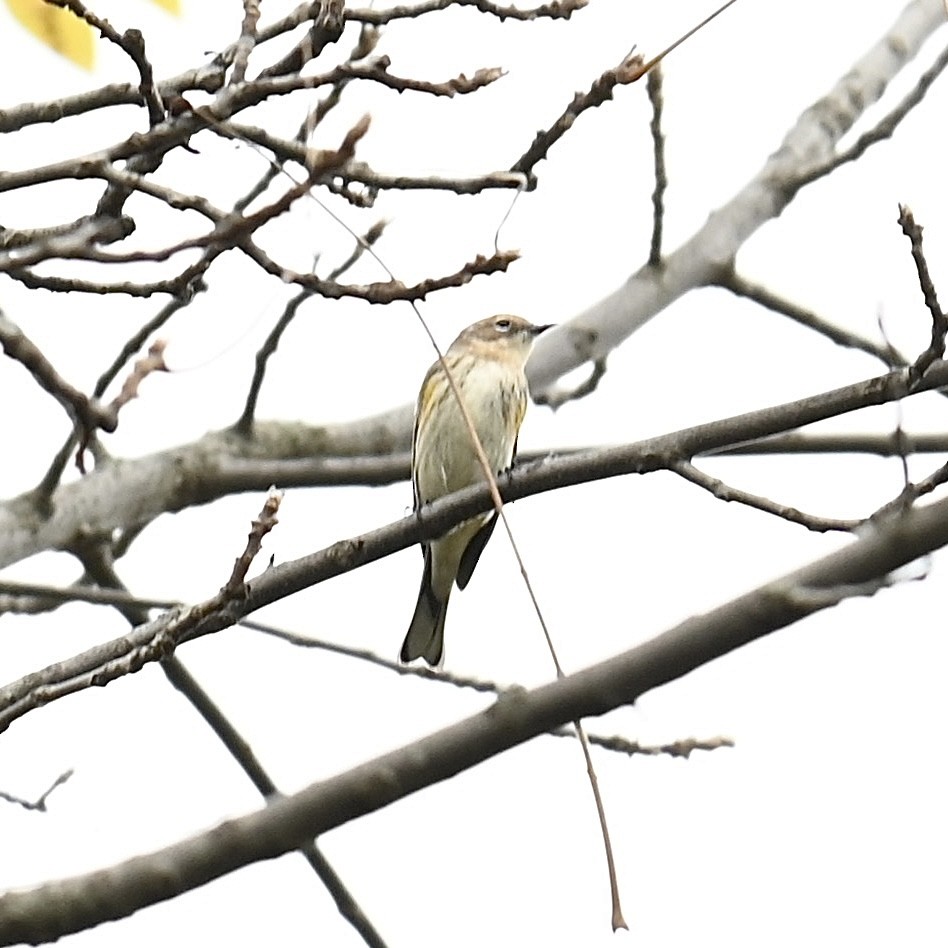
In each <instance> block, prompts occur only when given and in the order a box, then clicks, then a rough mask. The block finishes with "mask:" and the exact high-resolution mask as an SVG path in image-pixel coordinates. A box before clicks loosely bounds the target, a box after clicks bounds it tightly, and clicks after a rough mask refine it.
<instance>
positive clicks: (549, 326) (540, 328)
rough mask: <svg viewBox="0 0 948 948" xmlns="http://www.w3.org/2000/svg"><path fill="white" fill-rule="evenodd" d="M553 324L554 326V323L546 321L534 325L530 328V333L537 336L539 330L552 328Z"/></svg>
mask: <svg viewBox="0 0 948 948" xmlns="http://www.w3.org/2000/svg"><path fill="white" fill-rule="evenodd" d="M553 326H554V323H546V324H545V325H543V326H534V327H533V329H532V330H531V333H532V334H533V335H534V336H539V335H540V333H541V332H546V331H547V330H548V329H552V328H553Z"/></svg>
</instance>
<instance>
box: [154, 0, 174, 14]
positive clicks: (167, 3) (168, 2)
mask: <svg viewBox="0 0 948 948" xmlns="http://www.w3.org/2000/svg"><path fill="white" fill-rule="evenodd" d="M151 2H152V3H157V4H158V6H159V7H162V8H163V9H165V10H167V11H168V12H169V13H170V14H172V16H180V14H181V0H151Z"/></svg>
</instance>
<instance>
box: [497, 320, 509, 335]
mask: <svg viewBox="0 0 948 948" xmlns="http://www.w3.org/2000/svg"><path fill="white" fill-rule="evenodd" d="M494 328H495V329H496V330H497V332H509V331H510V320H509V319H506V318H504V319H498V320H497V321H496V322H495V323H494Z"/></svg>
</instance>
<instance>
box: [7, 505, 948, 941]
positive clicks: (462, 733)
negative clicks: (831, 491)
mask: <svg viewBox="0 0 948 948" xmlns="http://www.w3.org/2000/svg"><path fill="white" fill-rule="evenodd" d="M945 544H948V500H942V501H940V502H938V503H936V504H933V505H931V506H929V507H925V508H914V509H912V510H910V511H908V512H907V513H906V514H905V515H904V516H901V517H898V518H895V519H893V520H890V521H888V522H886V523H884V524H882V525H880V527H879V528H878V529H877V530H874V531H871V532H870V533H867V534H866V535H865V536H863V537H862V538H860V539H858V540H855V541H854V542H853V543H851V544H849V545H848V546H847V547H846V548H844V549H842V550H839V551H837V552H836V553H833V554H831V555H830V556H827V557H824V558H822V559H820V560H817V561H815V562H814V563H812V564H810V565H808V566H806V567H804V568H803V569H801V570H798V571H796V572H794V573H791V574H789V575H787V576H784V577H782V578H780V579H778V580H776V581H774V582H771V583H768V584H766V585H765V586H762V587H759V588H758V589H755V590H753V591H752V592H750V593H747V594H746V595H744V596H741V597H739V598H738V599H735V600H732V601H731V602H728V603H725V604H724V605H722V606H720V607H718V608H716V609H714V610H712V611H710V612H708V613H706V614H704V615H702V616H696V617H694V618H691V619H688V620H686V621H685V622H683V623H681V624H679V625H678V626H676V627H674V628H672V629H670V630H668V631H667V632H665V633H663V634H662V635H659V636H657V637H656V638H654V639H652V640H651V641H649V642H646V643H645V644H643V645H640V646H638V647H637V648H633V649H631V650H629V651H627V652H623V653H621V654H619V655H616V656H613V657H612V658H610V659H608V660H607V661H605V662H602V663H601V664H599V665H595V666H592V667H590V668H587V669H585V670H583V671H581V672H578V673H576V674H573V675H569V676H567V677H565V678H560V679H557V680H556V681H553V682H552V683H550V684H547V685H543V686H541V687H539V688H535V689H532V690H530V691H525V692H521V693H518V694H515V695H506V696H504V697H502V698H500V699H499V700H498V701H497V702H495V703H494V704H493V705H492V706H491V707H490V708H488V709H487V710H485V711H482V712H480V713H478V714H476V715H473V716H472V717H469V718H467V719H465V720H462V721H459V722H458V723H456V724H453V725H451V726H449V727H446V728H444V729H443V730H441V731H437V732H435V733H433V734H431V735H429V736H427V737H425V738H422V739H421V740H419V741H416V742H414V743H413V744H410V745H407V746H405V747H402V748H399V749H397V750H395V751H392V752H391V753H389V754H385V755H383V756H381V757H379V758H377V759H376V760H374V761H370V762H368V763H366V764H362V765H361V766H358V767H356V768H353V769H352V770H350V771H347V772H345V773H342V774H338V775H336V776H335V777H332V778H330V779H328V780H320V781H319V782H318V783H315V784H313V785H311V786H309V787H307V788H305V789H304V790H302V791H300V792H299V793H296V794H294V795H293V796H290V797H285V798H283V799H280V800H275V801H273V802H272V803H271V804H270V805H268V806H267V807H266V808H264V809H262V810H258V811H256V812H253V813H250V814H248V815H246V816H243V817H240V818H237V819H232V820H228V821H227V822H225V823H223V824H221V825H220V826H217V827H215V828H213V829H210V830H207V831H205V832H203V833H200V834H198V835H196V836H194V837H192V838H190V839H186V840H182V841H181V842H178V843H175V844H173V845H171V846H168V847H165V848H164V849H161V850H157V851H156V852H154V853H150V854H147V855H144V856H138V857H134V858H132V859H129V860H126V861H124V862H121V863H118V864H117V865H115V866H113V867H111V868H109V869H104V870H99V871H97V872H93V873H89V874H87V875H84V876H77V877H74V878H72V879H65V880H62V881H58V882H52V883H46V884H43V885H40V886H36V887H34V888H32V889H28V890H25V891H20V892H13V893H8V894H6V895H4V896H2V897H0V944H13V943H15V942H18V941H41V940H43V941H45V940H52V939H55V938H59V937H62V936H63V935H65V934H68V933H70V932H74V931H79V930H82V929H84V928H90V927H92V926H94V925H97V924H100V923H101V922H103V921H107V920H110V919H117V918H122V917H126V916H127V915H130V914H131V913H133V912H134V911H136V910H137V909H140V908H143V907H145V906H147V905H151V904H154V903H156V902H158V901H161V900H163V899H168V898H171V897H173V896H176V895H179V894H180V893H182V892H186V891H190V890H192V889H194V888H196V887H198V886H200V885H204V884H206V883H208V882H210V881H212V880H213V879H216V878H219V877H221V876H222V875H224V874H226V873H229V872H232V871H234V870H235V869H238V868H240V867H242V866H245V865H248V864H250V863H252V862H255V861H258V860H262V859H270V858H273V857H276V856H279V855H281V854H283V853H285V852H289V851H291V850H292V849H295V848H297V847H298V846H299V845H300V844H301V842H303V841H304V840H306V839H309V838H311V837H313V836H315V835H319V834H321V833H324V832H326V831H328V830H330V829H333V828H335V827H338V826H341V825H343V824H345V823H347V822H349V821H350V820H353V819H356V818H358V817H360V816H363V815H365V814H367V813H371V812H373V811H376V810H378V809H380V808H382V807H385V806H388V805H390V804H391V803H393V802H395V801H396V800H399V799H402V798H404V797H405V796H408V795H409V794H411V793H414V792H417V791H418V790H420V789H422V788H424V787H427V786H431V785H433V784H435V783H438V782H440V781H443V780H446V779H448V778H449V777H453V776H455V775H456V774H458V773H461V772H463V771H464V770H467V769H469V768H471V767H473V766H475V765H477V764H478V763H481V762H482V761H484V760H487V759H489V758H491V757H493V756H495V755H497V754H499V753H502V752H503V751H505V750H509V749H511V748H513V747H515V746H517V745H519V744H522V743H523V742H525V741H527V740H530V739H531V738H533V737H537V736H539V735H540V734H543V733H545V732H547V731H549V730H552V729H554V728H556V727H560V726H562V725H563V724H565V723H566V722H567V721H571V720H576V719H578V718H582V717H592V716H597V715H601V714H605V713H606V712H608V711H610V710H613V709H614V708H617V707H620V706H622V705H626V704H629V703H631V702H633V701H635V700H636V699H638V698H639V697H640V696H641V695H643V694H644V693H646V692H647V691H650V690H652V689H654V688H657V687H660V686H661V685H663V684H666V683H668V682H669V681H673V680H675V679H676V678H679V677H681V676H682V675H685V674H687V673H688V672H690V671H693V670H694V669H695V668H698V667H700V666H701V665H703V664H705V663H707V662H709V661H711V660H712V659H715V658H719V657H721V656H723V655H726V654H728V653H729V652H731V651H733V650H735V649H737V648H740V647H742V646H743V645H746V644H748V643H749V642H752V641H754V640H756V639H759V638H762V637H763V636H765V635H767V634H769V633H770V632H773V631H775V630H776V629H779V628H784V627H786V626H788V625H791V624H792V623H795V622H798V621H799V620H801V619H803V618H805V617H806V616H809V615H811V614H813V613H814V612H817V611H819V610H820V609H821V608H825V607H826V605H827V603H828V602H829V601H831V597H830V596H829V595H828V594H829V593H831V592H833V591H843V590H850V591H860V592H861V591H863V590H866V589H873V588H874V584H873V582H872V581H873V580H874V579H877V578H878V577H884V576H887V575H888V574H890V573H892V572H893V571H894V570H896V569H898V568H899V567H901V566H904V565H905V564H907V563H910V562H912V561H913V560H915V559H918V558H919V557H921V556H924V555H926V554H927V553H929V552H931V551H932V550H934V549H938V548H940V547H942V546H944V545H945ZM801 591H804V592H811V593H814V595H806V594H803V595H800V593H801ZM820 593H823V594H825V595H819V594H820Z"/></svg>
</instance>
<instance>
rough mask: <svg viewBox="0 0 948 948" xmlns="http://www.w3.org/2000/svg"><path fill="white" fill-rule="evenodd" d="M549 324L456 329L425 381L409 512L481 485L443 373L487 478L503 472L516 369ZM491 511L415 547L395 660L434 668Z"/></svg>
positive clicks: (515, 419) (520, 389)
mask: <svg viewBox="0 0 948 948" xmlns="http://www.w3.org/2000/svg"><path fill="white" fill-rule="evenodd" d="M550 328H551V327H550V326H549V325H535V324H533V323H531V322H529V321H528V320H526V319H524V318H522V317H520V316H509V315H499V316H490V317H488V318H487V319H482V320H480V321H479V322H476V323H473V324H472V325H470V326H468V327H467V328H466V329H464V330H462V332H461V333H460V335H459V336H458V337H457V339H455V340H454V342H453V343H451V345H450V347H449V348H448V350H447V352H445V354H444V364H442V361H441V359H438V361H436V362H435V363H434V364H433V365H432V366H431V368H430V369H428V373H427V374H426V375H425V379H424V381H423V382H422V384H421V391H420V392H419V394H418V403H417V407H416V411H415V425H414V430H413V433H412V460H411V471H412V488H413V492H414V501H415V503H414V509H415V512H416V513H417V511H419V510H420V509H421V508H422V507H423V506H424V505H425V504H428V503H431V502H432V501H433V500H437V499H438V498H439V497H444V496H445V495H447V494H451V493H453V492H454V491H458V490H462V489H463V488H465V487H470V486H472V485H474V484H480V483H482V482H483V481H484V471H483V468H482V467H481V463H480V460H479V459H478V456H477V451H476V450H475V448H474V444H473V441H472V439H471V434H470V431H469V430H468V427H467V423H466V422H465V420H464V415H463V413H462V411H461V409H460V406H459V405H458V399H457V396H455V394H454V392H453V390H452V388H451V385H450V384H449V382H448V379H447V376H446V374H445V366H447V368H448V369H449V370H450V372H451V376H452V378H453V379H454V383H455V385H456V387H457V390H458V393H459V395H460V397H461V398H462V399H463V401H464V404H465V407H466V408H467V411H468V413H469V415H470V417H471V422H472V424H473V426H474V429H475V431H477V435H478V437H479V438H480V441H481V445H482V446H483V448H484V454H485V455H486V457H487V461H488V463H489V464H490V467H491V470H492V471H493V472H494V473H495V474H500V473H503V472H504V471H506V470H507V469H508V468H509V467H510V466H511V464H512V463H513V459H514V456H515V455H516V451H517V436H518V434H519V432H520V425H521V423H522V422H523V416H524V414H525V412H526V409H527V392H528V389H527V378H526V375H525V373H524V367H525V365H526V362H527V358H528V356H529V355H530V351H531V349H532V348H533V343H534V341H535V340H536V338H537V337H538V336H539V335H540V333H542V332H545V331H546V330H547V329H550ZM496 521H497V517H496V512H494V511H491V512H490V513H487V514H480V515H478V516H477V517H472V518H471V519H470V520H465V521H464V522H463V523H461V524H460V525H459V526H456V527H454V528H453V529H451V530H449V531H448V532H447V533H446V534H445V535H444V536H442V537H439V538H438V539H436V540H430V541H428V542H425V543H422V544H421V548H422V552H423V553H424V561H425V565H424V572H423V573H422V578H421V589H420V591H419V593H418V602H417V604H416V606H415V612H414V615H413V616H412V620H411V623H410V624H409V626H408V632H407V634H406V635H405V641H404V643H403V644H402V648H401V652H400V653H399V657H400V659H401V661H402V662H405V663H408V662H412V661H414V660H415V659H418V658H421V659H424V660H425V661H426V662H427V663H428V664H429V665H431V666H440V665H441V663H442V661H443V658H444V620H445V616H446V615H447V611H448V600H449V598H450V596H451V589H452V587H453V586H454V585H455V583H456V584H457V587H458V589H464V588H465V586H467V584H468V583H469V582H470V579H471V574H472V573H473V572H474V567H475V566H476V565H477V561H478V559H479V557H480V555H481V553H482V552H483V550H484V546H485V545H486V543H487V541H488V540H489V539H490V535H491V533H492V532H493V529H494V526H495V525H496Z"/></svg>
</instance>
